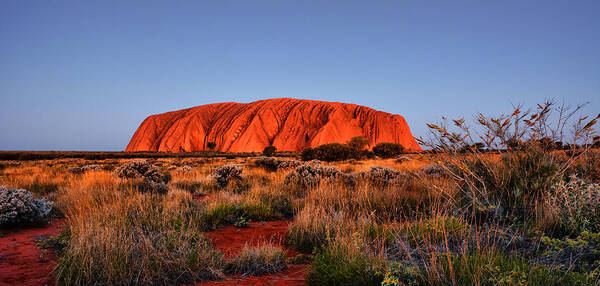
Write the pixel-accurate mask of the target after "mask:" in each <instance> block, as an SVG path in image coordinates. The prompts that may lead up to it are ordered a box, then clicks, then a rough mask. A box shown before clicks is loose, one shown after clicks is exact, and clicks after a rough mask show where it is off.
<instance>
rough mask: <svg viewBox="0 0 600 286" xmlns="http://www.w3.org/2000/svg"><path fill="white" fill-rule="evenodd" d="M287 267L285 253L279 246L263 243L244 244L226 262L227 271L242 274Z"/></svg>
mask: <svg viewBox="0 0 600 286" xmlns="http://www.w3.org/2000/svg"><path fill="white" fill-rule="evenodd" d="M286 268H287V264H286V260H285V254H284V253H283V250H282V249H281V247H279V246H275V245H272V244H265V245H261V246H257V247H250V246H248V245H245V246H244V248H243V249H242V251H241V252H240V254H239V255H238V256H237V257H236V258H235V259H234V260H232V261H230V262H229V263H228V266H227V271H228V272H231V273H238V274H242V275H253V276H258V275H263V274H272V273H277V272H280V271H282V270H284V269H286Z"/></svg>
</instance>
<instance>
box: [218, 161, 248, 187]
mask: <svg viewBox="0 0 600 286" xmlns="http://www.w3.org/2000/svg"><path fill="white" fill-rule="evenodd" d="M243 170H244V168H242V167H241V166H238V165H232V164H229V165H224V166H220V167H217V168H216V169H215V170H214V171H213V173H212V176H213V178H215V180H216V181H217V184H219V186H221V187H222V188H225V187H227V185H228V184H229V182H230V181H232V180H237V181H241V180H242V171H243Z"/></svg>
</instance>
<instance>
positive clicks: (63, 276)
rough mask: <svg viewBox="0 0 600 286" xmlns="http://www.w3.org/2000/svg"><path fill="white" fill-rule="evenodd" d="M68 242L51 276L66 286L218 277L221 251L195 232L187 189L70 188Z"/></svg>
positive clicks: (197, 220) (196, 217)
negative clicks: (148, 191)
mask: <svg viewBox="0 0 600 286" xmlns="http://www.w3.org/2000/svg"><path fill="white" fill-rule="evenodd" d="M62 200H63V201H64V202H65V214H66V217H67V220H68V223H69V227H68V230H69V232H70V241H69V244H68V247H67V248H66V249H65V251H64V254H63V256H62V257H61V258H60V260H59V262H58V266H57V268H56V275H57V278H58V281H59V283H61V284H65V285H84V284H85V285H89V284H104V285H173V284H181V283H192V282H195V281H198V280H205V279H215V278H218V277H220V270H221V269H223V265H224V264H223V260H222V254H220V253H219V252H218V251H216V250H214V249H213V248H212V247H211V245H210V243H209V242H208V240H206V239H205V238H204V236H203V234H202V232H201V231H200V230H201V229H202V228H204V227H203V225H202V219H201V214H202V212H201V210H200V209H199V208H198V206H197V205H196V202H195V201H194V200H193V198H192V197H191V195H190V194H188V193H185V192H171V193H169V194H168V195H167V196H152V195H148V194H142V193H138V192H134V191H129V192H122V191H121V192H118V191H117V192H115V191H114V190H109V189H105V190H96V191H94V192H89V191H85V190H70V191H69V192H67V193H66V194H64V195H63V197H62Z"/></svg>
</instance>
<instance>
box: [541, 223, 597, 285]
mask: <svg viewBox="0 0 600 286" xmlns="http://www.w3.org/2000/svg"><path fill="white" fill-rule="evenodd" d="M540 242H541V249H542V254H541V257H540V259H539V260H540V262H541V263H544V264H547V265H549V266H553V267H555V268H559V269H562V270H571V269H573V270H575V271H581V272H588V273H589V272H592V271H593V270H595V269H596V270H597V267H598V265H600V233H591V232H588V231H583V232H581V233H580V234H579V235H578V236H577V237H576V238H574V239H570V238H564V239H558V238H554V239H552V238H549V237H545V236H544V237H542V238H541V239H540ZM596 276H598V277H597V278H600V274H598V273H596Z"/></svg>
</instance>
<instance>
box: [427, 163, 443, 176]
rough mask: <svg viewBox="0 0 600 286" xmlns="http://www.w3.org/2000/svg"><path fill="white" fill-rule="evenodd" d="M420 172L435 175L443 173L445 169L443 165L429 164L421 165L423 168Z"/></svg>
mask: <svg viewBox="0 0 600 286" xmlns="http://www.w3.org/2000/svg"><path fill="white" fill-rule="evenodd" d="M421 172H422V173H423V174H425V175H430V176H436V175H442V174H444V172H445V171H444V168H443V167H441V166H439V165H435V164H431V165H427V166H425V167H423V169H421Z"/></svg>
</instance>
